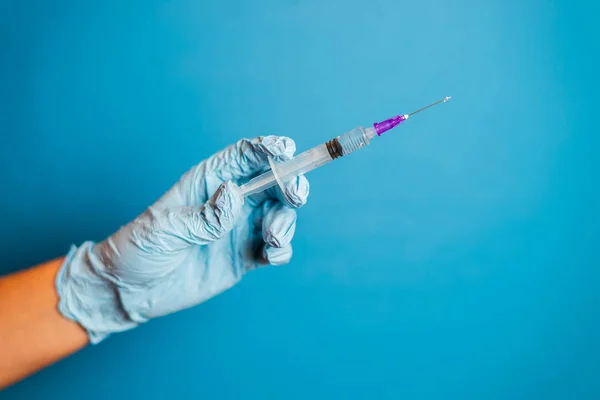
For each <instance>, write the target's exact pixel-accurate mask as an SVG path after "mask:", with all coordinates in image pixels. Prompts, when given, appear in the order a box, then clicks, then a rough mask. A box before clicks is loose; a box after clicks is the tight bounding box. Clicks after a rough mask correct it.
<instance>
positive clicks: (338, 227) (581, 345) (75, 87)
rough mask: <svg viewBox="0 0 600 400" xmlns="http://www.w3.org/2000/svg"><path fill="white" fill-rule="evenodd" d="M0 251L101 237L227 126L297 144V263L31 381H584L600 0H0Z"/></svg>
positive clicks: (30, 251) (595, 252)
mask: <svg viewBox="0 0 600 400" xmlns="http://www.w3.org/2000/svg"><path fill="white" fill-rule="evenodd" d="M0 4H1V6H0V46H1V48H0V49H1V53H0V54H1V55H0V57H1V63H0V87H1V90H0V132H1V138H2V141H1V143H0V185H1V186H0V187H1V189H0V190H1V199H0V202H1V203H0V221H1V223H0V254H1V255H2V259H3V261H2V263H1V269H2V271H1V272H3V273H8V272H11V271H16V270H18V269H22V268H25V267H28V266H30V265H33V264H35V263H38V262H41V261H44V260H46V259H49V258H52V257H56V256H59V255H61V254H64V253H65V252H66V251H67V249H68V248H69V245H70V244H71V243H76V244H79V243H81V242H83V241H84V240H86V239H92V240H102V239H103V238H104V237H106V236H107V235H109V234H110V233H112V232H113V231H114V230H116V229H117V228H118V227H119V226H120V225H121V224H124V223H126V222H127V221H129V220H131V219H132V218H133V217H135V216H136V215H137V214H138V213H140V212H141V211H142V210H143V209H144V208H145V207H146V206H147V205H148V204H150V203H151V202H152V201H153V200H154V199H156V198H157V197H158V196H160V195H161V194H162V193H163V192H164V191H165V190H167V189H168V188H169V187H170V185H171V184H172V183H173V182H174V181H175V180H176V179H177V178H178V177H179V176H180V175H181V173H183V172H184V171H185V170H186V169H187V168H189V167H190V166H191V165H193V164H195V163H196V162H198V161H200V160H202V159H204V158H205V157H207V156H209V155H210V154H212V153H213V152H215V151H216V150H219V149H221V148H222V147H224V146H226V145H228V144H230V143H232V142H234V141H236V140H238V139H239V138H240V137H242V136H246V137H253V136H257V135H263V134H271V133H278V134H283V135H287V136H290V137H292V138H294V139H295V140H296V143H297V147H298V149H299V150H304V149H307V148H309V147H311V146H313V145H315V144H317V143H321V142H323V141H325V140H326V139H329V138H331V137H333V136H336V135H337V134H340V133H343V132H345V131H347V130H349V129H351V128H353V127H355V126H358V125H366V124H369V123H371V122H373V121H375V120H381V119H385V118H387V117H389V116H391V115H395V114H398V113H405V112H410V111H412V110H414V109H416V108H419V107H421V106H423V105H425V104H427V103H429V102H431V101H434V100H437V99H438V98H441V97H443V96H446V95H452V96H453V100H452V101H451V102H449V103H448V104H445V105H443V106H438V107H436V108H435V109H432V110H430V111H427V113H423V114H420V115H419V116H418V117H416V116H415V117H414V119H411V120H410V121H408V122H407V123H405V124H404V125H403V126H402V127H401V128H398V129H397V130H396V131H392V132H390V133H388V134H387V135H386V136H385V137H384V138H383V139H379V140H377V142H373V144H372V145H371V146H370V147H369V148H368V149H366V150H364V151H362V152H359V153H357V154H354V155H352V156H351V157H348V158H347V159H342V160H340V161H338V162H336V163H333V164H331V165H329V166H328V167H326V168H324V169H322V170H319V171H316V172H314V173H313V174H311V175H310V176H309V178H310V180H311V183H312V191H311V197H310V199H309V203H308V204H307V206H306V207H304V208H303V209H302V210H301V211H300V213H299V214H300V215H299V220H298V229H297V232H296V238H295V240H294V245H295V256H294V260H293V261H292V263H291V265H289V266H287V267H280V268H268V269H263V270H260V271H257V272H254V273H251V274H249V275H247V276H246V278H245V279H244V280H243V281H242V283H241V284H239V285H238V286H236V287H235V288H233V289H232V290H230V291H228V292H226V293H225V294H223V295H221V296H219V297H217V298H215V299H213V300H211V301H209V302H207V303H205V304H203V305H201V306H199V307H196V308H194V309H191V310H187V311H184V312H181V313H179V314H177V315H171V316H168V317H165V318H161V319H158V320H155V321H152V322H150V323H148V324H146V325H145V326H142V327H140V328H139V329H136V330H134V331H131V332H127V333H124V334H120V335H116V336H114V337H112V338H111V339H109V340H107V341H106V342H104V343H102V344H101V345H99V346H96V347H88V348H86V349H85V350H83V351H82V352H80V353H78V354H76V355H74V356H72V357H70V358H68V359H67V360H65V361H63V362H60V363H59V364H57V365H56V366H53V367H51V368H49V369H47V370H45V371H43V372H41V373H39V374H37V375H36V376H34V377H32V378H30V379H27V380H26V381H24V382H22V383H19V384H17V385H16V386H14V387H12V388H10V389H8V390H7V391H5V392H4V393H2V394H1V396H0V397H2V399H3V400H4V399H6V400H10V399H24V398H55V397H57V398H58V396H62V398H84V396H85V398H87V399H92V400H93V399H104V398H112V399H129V398H202V399H229V398H262V399H267V398H271V399H282V398H285V399H296V398H297V399H305V398H357V399H365V398H389V399H399V398H403V399H454V398H457V399H465V398H473V399H482V398H486V399H507V398H511V399H519V398H529V399H539V398H545V399H554V398H557V399H592V398H595V399H597V398H599V397H600V378H599V375H600V346H599V343H598V340H599V339H598V338H599V336H600V334H599V328H600V313H599V312H598V306H599V305H600V290H599V286H600V273H599V267H600V256H599V254H600V252H599V248H598V246H599V245H600V211H599V207H598V205H599V204H600V191H599V189H598V173H599V172H600V163H599V161H598V157H597V153H598V146H600V139H599V137H600V135H599V133H600V130H599V127H598V124H596V123H595V122H594V117H595V116H596V115H595V114H597V113H598V112H597V106H596V105H595V98H596V97H597V95H598V93H599V92H600V87H599V84H598V78H597V73H598V71H599V70H600V68H599V66H598V62H597V57H598V50H599V45H598V43H599V42H600V41H599V37H600V35H599V31H598V28H597V17H598V15H600V10H599V6H598V5H597V4H598V2H585V1H580V2H577V1H575V2H574V1H566V0H554V1H543V0H508V1H507V0H502V1H500V0H495V1H475V0H456V1H442V0H426V1H405V0H401V1H399V0H369V1H349V0H346V1H341V0H337V1H333V0H306V1H300V0H287V1H280V0H277V1H276V0H272V1H271V0H263V1H232V0H229V1H228V0H223V1H201V2H194V1H190V0H188V1H183V0H178V1H147V0H146V1H129V2H123V1H101V2H100V1H98V2H81V1H61V0H52V1H24V0H21V1H8V2H7V1H2V2H0Z"/></svg>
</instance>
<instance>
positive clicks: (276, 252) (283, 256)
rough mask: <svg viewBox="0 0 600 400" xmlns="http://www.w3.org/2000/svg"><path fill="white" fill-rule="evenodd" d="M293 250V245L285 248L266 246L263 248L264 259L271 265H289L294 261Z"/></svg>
mask: <svg viewBox="0 0 600 400" xmlns="http://www.w3.org/2000/svg"><path fill="white" fill-rule="evenodd" d="M292 255H293V250H292V245H291V244H287V245H286V246H284V247H272V246H269V245H265V247H264V248H263V254H262V256H263V258H264V259H265V260H267V261H268V262H269V264H271V265H284V264H288V263H289V262H290V260H291V259H292Z"/></svg>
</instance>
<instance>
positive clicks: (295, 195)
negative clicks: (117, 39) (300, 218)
mask: <svg viewBox="0 0 600 400" xmlns="http://www.w3.org/2000/svg"><path fill="white" fill-rule="evenodd" d="M284 188H285V194H284V195H283V197H284V200H285V201H286V203H287V204H288V205H289V206H290V207H294V208H300V207H302V206H303V205H304V204H306V202H307V201H308V195H309V193H310V183H309V182H308V179H306V177H305V176H304V175H300V176H298V177H297V178H296V179H292V180H290V181H288V182H286V183H284Z"/></svg>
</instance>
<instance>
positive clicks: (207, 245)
mask: <svg viewBox="0 0 600 400" xmlns="http://www.w3.org/2000/svg"><path fill="white" fill-rule="evenodd" d="M294 151H295V144H294V142H293V141H292V140H291V139H289V138H286V137H277V136H266V137H259V138H256V139H252V140H246V139H244V140H241V141H240V142H238V143H237V144H235V145H232V146H230V147H228V148H226V149H225V150H223V151H221V152H219V153H217V154H215V155H214V156H212V157H210V158H209V159H207V160H205V161H203V162H202V163H200V164H199V165H197V166H196V167H194V168H192V169H191V170H190V171H188V172H187V173H186V174H185V175H184V176H183V177H182V178H181V179H180V180H179V182H177V183H176V184H175V186H173V187H172V188H171V189H170V190H169V191H168V192H167V193H166V194H165V195H164V196H163V197H162V198H160V199H159V200H158V201H157V202H156V203H155V204H154V205H152V206H151V207H149V208H148V209H147V210H146V211H145V212H144V213H143V214H142V215H140V216H139V217H137V218H136V219H135V220H134V221H133V222H131V223H129V224H128V225H126V226H124V227H122V228H121V229H120V230H119V231H118V232H116V233H115V234H113V235H112V236H110V237H109V238H108V239H106V240H104V241H103V242H101V243H98V244H95V243H93V242H85V243H84V244H83V245H81V246H80V247H79V248H75V247H73V248H72V249H71V251H70V252H69V254H68V256H67V258H66V261H65V263H64V265H63V266H62V267H61V270H60V272H59V273H58V276H57V279H56V286H57V290H58V293H59V297H60V301H59V309H60V311H61V312H62V314H63V315H65V316H66V317H68V318H70V319H72V320H74V321H76V322H78V323H79V324H80V325H82V326H83V327H84V328H85V329H86V330H87V331H88V334H89V337H90V341H91V342H92V343H98V342H99V341H101V340H102V339H104V338H105V337H106V336H108V335H109V334H110V333H113V332H119V331H124V330H127V329H131V328H133V327H135V326H137V325H138V324H140V323H143V322H145V321H147V320H149V319H151V318H155V317H159V316H162V315H166V314H169V313H172V312H175V311H178V310H182V309H185V308H188V307H191V306H194V305H196V304H199V303H202V302H203V301H205V300H207V299H209V298H211V297H213V296H215V295H217V294H219V293H221V292H222V291H224V290H226V289H228V288H230V287H231V286H233V285H234V284H236V283H237V282H238V281H239V280H240V279H241V278H242V276H243V275H244V273H245V272H246V271H249V270H252V269H254V268H256V267H258V266H259V265H262V264H266V263H270V264H273V265H280V264H285V263H287V262H289V260H290V258H291V256H292V246H291V244H290V241H291V239H292V236H293V235H294V230H295V226H296V211H295V210H294V208H293V207H300V206H302V205H303V204H304V203H305V202H306V200H307V196H308V191H309V184H308V181H307V180H306V179H305V178H304V177H303V176H300V177H298V178H297V179H295V180H292V181H290V182H288V183H287V184H286V187H285V191H286V194H287V196H288V199H291V201H292V202H293V203H294V204H292V205H291V207H290V206H288V205H287V204H284V203H283V196H282V193H281V192H280V189H279V188H271V189H269V190H267V191H265V192H262V193H258V194H255V195H253V196H250V197H249V198H246V201H245V202H244V199H243V198H242V197H241V196H240V195H239V193H238V192H237V186H236V185H235V184H234V183H240V184H241V183H243V182H245V181H247V180H248V179H250V178H251V177H253V176H254V175H256V174H258V173H260V172H262V171H263V170H265V169H266V167H268V160H267V157H268V156H271V157H273V158H274V159H275V160H276V161H282V160H285V159H288V158H290V157H292V155H293V153H294Z"/></svg>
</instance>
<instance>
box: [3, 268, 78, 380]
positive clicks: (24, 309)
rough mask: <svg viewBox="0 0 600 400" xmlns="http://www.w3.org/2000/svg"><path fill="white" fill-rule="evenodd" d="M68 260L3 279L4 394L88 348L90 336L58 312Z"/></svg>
mask: <svg viewBox="0 0 600 400" xmlns="http://www.w3.org/2000/svg"><path fill="white" fill-rule="evenodd" d="M63 261H64V258H58V259H55V260H52V261H48V262H46V263H43V264H40V265H38V266H35V267H32V268H30V269H27V270H24V271H21V272H17V273H14V274H11V275H8V276H5V277H2V278H0V389H2V388H4V387H6V386H8V385H10V384H12V383H15V382H17V381H19V380H21V379H24V378H25V377H27V376H29V375H31V374H33V373H34V372H36V371H38V370H40V369H42V368H44V367H46V366H48V365H51V364H53V363H55V362H56V361H58V360H60V359H62V358H64V357H66V356H68V355H69V354H71V353H74V352H76V351H78V350H80V349H81V348H83V347H85V346H86V345H87V344H88V342H89V339H88V335H87V334H86V332H85V330H84V329H83V328H82V327H81V326H80V325H79V324H77V323H75V322H73V321H71V320H69V319H67V318H65V317H63V316H62V315H61V314H60V312H59V311H58V307H57V305H58V295H57V293H56V288H55V280H56V274H57V273H58V270H59V268H60V267H61V265H62V263H63Z"/></svg>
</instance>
